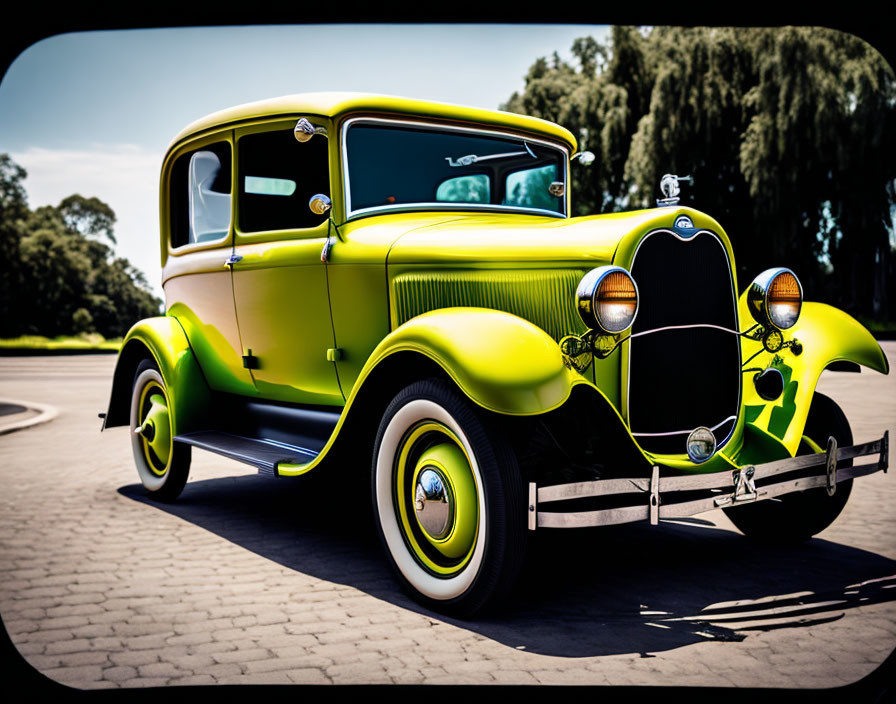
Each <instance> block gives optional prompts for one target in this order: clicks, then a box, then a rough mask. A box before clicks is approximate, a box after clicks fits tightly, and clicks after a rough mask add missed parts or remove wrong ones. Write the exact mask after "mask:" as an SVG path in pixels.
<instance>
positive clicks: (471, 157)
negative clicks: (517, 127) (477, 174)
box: [445, 142, 538, 166]
mask: <svg viewBox="0 0 896 704" xmlns="http://www.w3.org/2000/svg"><path fill="white" fill-rule="evenodd" d="M523 146H524V147H525V148H526V151H524V152H505V153H504V154H487V155H486V156H477V155H476V154H467V155H466V156H461V157H458V158H457V159H456V160H455V159H452V158H451V157H450V156H446V157H445V161H447V162H448V166H471V165H473V164H475V163H476V162H479V161H489V160H491V159H509V158H510V157H512V156H526V154H528V155H529V156H531V157H532V158H533V159H537V158H538V157H537V156H535V154H534V152H533V151H532V150H531V149H530V148H529V145H528V144H527V143H526V142H523Z"/></svg>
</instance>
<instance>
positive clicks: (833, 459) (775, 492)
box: [529, 431, 890, 530]
mask: <svg viewBox="0 0 896 704" xmlns="http://www.w3.org/2000/svg"><path fill="white" fill-rule="evenodd" d="M889 445H890V443H889V431H887V432H885V433H884V436H883V437H882V438H880V439H879V440H875V441H874V442H867V443H865V444H863V445H853V446H851V447H841V448H838V447H837V442H836V441H835V440H834V438H829V439H828V447H827V451H826V452H819V453H817V454H813V455H800V456H799V457H790V458H788V459H784V460H777V461H775V462H767V463H766V464H758V465H755V466H747V467H741V468H740V469H735V470H733V471H731V472H717V473H714V474H698V475H692V476H674V477H661V476H660V468H659V467H656V466H655V467H654V468H653V473H652V476H651V477H650V478H649V479H647V478H644V479H635V478H632V479H627V478H626V479H600V480H597V481H593V482H575V483H572V484H557V485H553V486H543V487H538V486H537V484H536V483H534V482H533V483H530V484H529V530H535V529H536V528H583V527H586V526H608V525H614V524H619V523H631V522H633V521H643V520H650V523H651V524H652V525H656V524H657V523H659V519H661V518H684V517H686V516H693V515H696V514H698V513H703V512H704V511H710V510H712V509H714V508H723V507H726V506H737V505H739V504H744V503H751V502H754V501H763V500H765V499H772V498H775V497H777V496H781V495H783V494H790V493H792V492H796V491H804V490H806V489H815V488H821V487H825V488H826V489H827V491H828V494H831V495H833V494H834V492H836V490H837V482H842V481H846V480H847V479H852V478H854V477H863V476H865V475H866V474H873V473H874V472H879V471H881V470H883V471H884V472H886V471H887V465H888V461H889V460H888V457H889ZM871 455H877V461H876V462H873V463H867V464H862V465H858V466H854V467H844V468H839V469H838V467H837V464H838V463H839V462H841V461H844V460H849V459H854V458H857V457H867V456H871ZM815 466H823V470H822V471H820V472H818V473H817V474H813V475H810V476H801V477H799V478H796V479H793V478H790V479H788V478H786V477H783V476H782V477H781V481H777V482H774V483H764V482H763V485H762V486H760V487H758V488H757V486H756V482H760V481H763V480H765V479H768V478H769V477H776V476H777V475H786V474H790V473H792V472H795V471H797V470H803V469H807V468H809V467H815ZM676 492H677V493H678V497H679V498H680V497H681V493H682V492H688V493H692V492H702V493H705V494H706V495H705V496H702V497H699V498H693V497H691V498H689V499H687V500H685V501H678V502H675V498H676V496H675V494H676ZM614 494H636V495H638V496H637V497H634V500H633V502H632V505H625V506H617V507H614V508H606V509H600V510H596V511H579V512H568V511H564V512H558V511H542V510H541V509H542V506H544V505H546V504H550V503H552V502H556V501H570V500H575V499H584V498H588V497H604V496H611V495H614ZM645 499H646V500H645Z"/></svg>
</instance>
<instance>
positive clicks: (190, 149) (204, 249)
mask: <svg viewBox="0 0 896 704" xmlns="http://www.w3.org/2000/svg"><path fill="white" fill-rule="evenodd" d="M232 155H233V144H232V131H231V130H227V131H225V132H220V133H218V134H215V135H211V136H207V137H203V138H201V139H197V140H193V141H191V142H189V143H188V144H186V145H184V146H183V147H182V148H181V149H180V150H179V151H178V152H176V153H175V154H174V155H173V158H172V159H171V160H169V162H168V164H167V171H166V172H165V173H166V181H165V183H166V191H165V199H164V200H165V202H166V203H167V208H166V209H165V211H164V213H163V217H164V218H166V219H167V228H166V230H167V237H168V256H167V259H166V261H165V268H164V270H163V272H162V288H163V289H164V291H165V303H166V310H167V313H168V315H171V316H174V317H176V318H177V319H178V321H179V322H180V324H181V325H182V326H183V328H184V332H186V335H187V339H188V340H189V341H190V347H191V348H192V349H193V352H194V353H195V354H196V359H197V361H198V362H199V366H200V367H201V368H202V372H203V374H204V375H205V378H206V379H207V380H208V383H209V386H210V387H211V388H213V389H216V390H218V391H227V392H231V393H240V394H255V385H254V383H253V381H252V377H251V375H250V374H249V371H248V370H247V369H245V368H244V367H243V362H242V345H241V343H240V337H239V329H238V326H237V321H236V312H235V309H234V305H233V290H232V283H231V272H230V268H229V267H228V265H227V261H228V258H229V257H230V255H231V253H232V250H233V226H232V222H233V213H232V210H233V208H232V193H231V190H232V189H231V182H232V181H233V156H232Z"/></svg>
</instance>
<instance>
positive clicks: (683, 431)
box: [632, 416, 737, 454]
mask: <svg viewBox="0 0 896 704" xmlns="http://www.w3.org/2000/svg"><path fill="white" fill-rule="evenodd" d="M729 420H733V421H737V416H728V417H727V418H726V419H725V420H723V421H722V422H721V423H716V424H715V425H714V426H712V427H711V428H710V430H718V429H719V428H721V427H722V426H723V425H725V423H727V422H728V421H729ZM694 430H696V428H691V429H690V430H673V431H671V432H668V433H632V435H637V436H644V437H662V436H665V435H684V434H686V433H693V432H694ZM713 454H715V452H714V453H713Z"/></svg>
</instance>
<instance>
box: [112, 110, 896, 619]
mask: <svg viewBox="0 0 896 704" xmlns="http://www.w3.org/2000/svg"><path fill="white" fill-rule="evenodd" d="M593 158H594V157H593V155H592V154H590V153H589V152H582V153H577V152H576V139H575V137H574V136H573V135H572V134H571V133H570V132H569V131H567V130H566V129H564V128H563V127H560V126H558V125H555V124H553V123H550V122H545V121H543V120H539V119H535V118H531V117H526V116H521V115H514V114H509V113H504V112H498V111H491V110H480V109H474V108H466V107H460V106H454V105H444V104H438V103H432V102H424V101H418V100H409V99H402V98H394V97H384V96H375V95H362V94H344V93H338V94H337V93H320V94H305V95H293V96H287V97H283V98H277V99H273V100H267V101H262V102H258V103H252V104H248V105H242V106H239V107H235V108H232V109H229V110H225V111H223V112H219V113H215V114H213V115H211V116H209V117H206V118H204V119H202V120H199V121H198V122H195V123H193V124H192V125H190V126H189V127H187V128H186V129H185V130H183V131H182V132H181V133H180V134H179V135H178V136H177V137H176V138H175V140H174V141H173V142H172V144H171V146H170V148H169V149H168V152H167V154H166V156H165V159H164V162H163V166H162V173H161V190H160V197H161V238H160V246H161V255H162V265H163V274H162V279H163V286H164V291H165V298H166V314H165V315H164V316H161V317H157V318H151V319H149V320H143V321H141V322H139V323H138V324H137V325H135V326H134V327H133V328H132V329H131V331H130V332H129V333H128V335H127V338H126V340H125V342H124V345H123V347H122V350H121V354H120V357H119V359H118V364H117V367H116V369H115V376H114V381H113V389H112V396H111V400H110V403H109V408H108V412H107V413H106V414H105V421H104V427H111V426H119V425H129V426H130V428H131V430H132V433H131V435H130V437H131V441H132V443H133V450H134V458H135V461H136V464H137V469H138V472H139V475H140V478H141V480H142V482H143V484H144V486H145V487H146V489H147V490H148V491H149V493H150V494H151V495H152V496H155V497H157V498H159V499H161V500H172V499H174V498H175V497H177V496H178V494H179V493H180V491H181V489H182V488H183V486H184V483H185V482H186V480H187V474H188V471H189V466H190V457H191V451H192V449H193V448H201V449H204V450H210V451H212V452H216V453H219V454H221V455H224V456H227V457H230V458H233V459H236V460H240V461H242V462H245V463H248V464H250V465H253V466H255V467H257V468H258V469H259V471H260V472H262V473H266V474H269V475H271V476H273V477H275V478H277V480H278V481H286V480H288V478H290V477H296V476H299V475H302V474H306V473H308V472H331V473H336V474H337V475H339V476H340V477H345V479H346V481H348V480H349V479H354V478H356V476H357V475H355V474H354V473H355V472H358V471H360V472H362V473H363V474H365V475H366V474H367V472H369V473H370V475H369V479H370V483H371V496H372V502H373V514H374V516H375V519H376V523H377V526H378V530H379V533H380V536H381V538H382V542H383V545H384V546H385V550H386V553H387V555H388V557H389V559H390V562H391V563H392V565H393V566H394V568H395V573H396V575H397V577H398V579H399V581H400V582H401V583H402V585H403V586H404V587H405V588H406V589H408V590H409V591H410V593H411V594H412V595H413V596H414V597H415V598H416V599H418V600H419V601H420V602H422V603H423V604H425V605H427V606H429V607H431V608H434V609H438V610H441V611H446V612H450V613H455V614H461V615H470V614H473V613H475V612H477V611H478V610H480V609H482V608H483V607H486V606H488V605H490V604H495V603H497V602H498V601H500V599H501V598H502V596H503V595H505V594H506V593H507V592H508V590H509V589H510V588H511V587H512V585H513V583H514V581H515V580H516V579H517V576H518V574H519V571H520V566H521V564H522V561H523V558H524V554H525V546H526V543H527V539H528V537H529V535H531V531H535V530H544V529H549V528H550V529H553V528H571V527H578V526H596V525H608V524H618V523H625V522H629V521H650V522H651V523H653V524H657V523H658V521H659V519H660V518H672V517H681V516H689V515H693V514H696V513H700V512H703V511H707V510H710V509H713V508H716V507H722V508H724V510H725V511H726V513H727V514H728V515H729V517H730V518H731V520H732V521H733V522H734V523H735V525H737V527H738V528H740V529H741V530H742V531H743V532H744V533H746V534H747V535H753V536H759V537H767V538H772V539H774V540H793V539H804V538H808V537H809V536H811V535H813V534H815V533H818V532H819V531H821V530H823V529H824V528H825V527H827V526H828V525H829V524H830V523H831V522H832V521H833V520H834V519H835V518H836V516H837V515H838V514H839V512H840V511H841V509H842V508H843V505H844V503H845V502H846V499H847V497H848V496H849V492H850V489H851V486H852V481H853V478H855V477H858V476H862V475H865V474H869V473H871V472H876V471H878V470H881V469H884V470H885V469H886V465H887V436H886V434H884V436H883V437H881V438H878V439H876V440H872V441H871V442H866V443H865V444H861V445H855V444H854V441H853V437H852V434H851V432H850V428H849V423H848V422H847V420H846V418H845V416H844V414H843V412H842V411H841V410H840V409H839V408H838V407H837V405H836V404H835V403H834V402H833V401H831V400H830V399H829V398H827V397H825V396H822V395H820V394H818V393H815V385H816V382H817V380H818V377H819V374H821V372H822V371H823V370H824V369H825V368H842V369H853V370H855V371H858V369H859V367H858V365H863V366H866V367H869V368H871V369H873V370H875V371H877V372H880V373H883V374H886V373H887V372H888V364H887V360H886V357H885V356H884V354H883V352H882V350H881V348H880V346H879V345H878V344H877V342H876V341H875V340H874V338H873V337H872V336H871V335H870V334H869V333H868V331H867V330H866V329H865V328H863V327H862V326H861V325H860V324H859V323H857V322H856V321H855V320H854V319H853V318H851V317H850V316H848V315H846V314H845V313H843V312H841V311H839V310H837V309H835V308H832V307H830V306H827V305H823V304H820V303H810V302H804V301H802V289H801V287H800V284H799V281H798V279H797V277H796V276H795V275H794V273H793V272H791V271H789V270H787V269H784V268H777V269H769V270H768V271H766V272H763V273H761V274H759V275H758V276H757V277H756V279H755V280H754V281H753V282H752V283H750V284H748V285H747V286H746V287H745V288H741V287H740V286H739V285H738V282H737V281H736V274H735V272H736V271H737V269H736V267H735V266H734V258H733V253H732V249H731V244H730V242H729V240H728V237H727V236H726V234H725V231H724V230H723V229H722V226H721V225H720V224H719V223H718V222H716V221H715V220H714V219H713V218H712V217H710V216H709V215H706V214H704V213H702V212H699V211H696V210H693V209H690V208H686V207H680V206H679V205H678V204H677V203H678V199H677V198H676V195H677V192H678V179H677V177H675V176H672V175H669V176H667V177H665V178H664V180H663V183H662V189H663V192H664V193H665V195H666V196H667V197H666V198H664V199H662V200H661V201H658V207H656V208H652V209H648V210H640V211H634V212H625V213H615V214H610V215H596V216H589V217H575V218H574V217H571V216H570V212H571V210H570V198H571V194H570V193H569V188H568V184H569V183H570V171H571V170H572V169H579V168H586V167H587V164H588V163H589V162H590V161H591V160H593ZM741 291H742V293H739V292H741ZM858 457H867V458H868V459H869V460H870V463H867V462H866V463H865V464H863V465H858V464H857V465H856V466H853V459H855V458H858ZM365 480H366V477H365ZM772 498H774V499H776V500H775V501H768V500H767V499H772Z"/></svg>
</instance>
